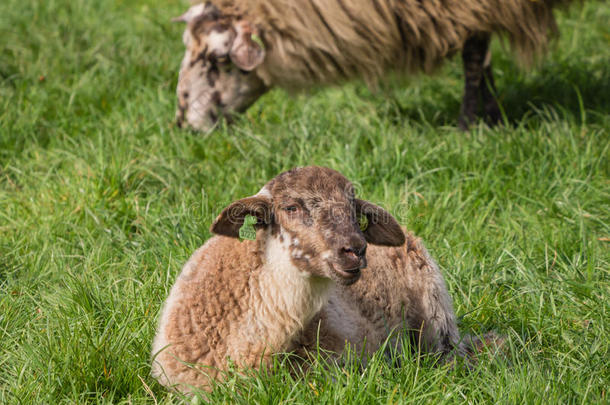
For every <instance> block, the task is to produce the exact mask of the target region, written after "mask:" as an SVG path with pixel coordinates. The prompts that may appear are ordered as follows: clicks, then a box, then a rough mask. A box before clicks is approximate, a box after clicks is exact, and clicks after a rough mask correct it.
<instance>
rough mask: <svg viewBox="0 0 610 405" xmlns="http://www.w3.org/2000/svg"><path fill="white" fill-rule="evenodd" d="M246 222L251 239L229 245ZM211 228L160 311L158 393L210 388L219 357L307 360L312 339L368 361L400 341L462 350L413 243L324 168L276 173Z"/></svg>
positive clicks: (219, 372) (424, 258) (241, 362)
mask: <svg viewBox="0 0 610 405" xmlns="http://www.w3.org/2000/svg"><path fill="white" fill-rule="evenodd" d="M246 215H252V216H255V217H256V218H257V221H258V222H257V225H256V228H257V230H256V240H244V241H240V240H239V239H238V238H237V236H238V232H239V228H240V227H241V226H242V224H243V222H244V218H245V217H246ZM364 218H366V219H364ZM211 230H212V232H213V233H216V234H217V236H214V237H212V238H211V239H210V240H208V241H207V242H206V243H205V244H204V245H203V246H202V247H201V248H199V249H198V250H197V251H196V252H195V253H194V254H193V256H192V257H191V258H190V259H189V261H188V262H187V263H186V265H185V266H184V269H183V270H182V272H181V273H180V275H179V277H178V279H177V280H176V283H175V285H174V286H173V288H172V290H171V292H170V295H169V297H168V299H167V301H166V302H165V305H164V307H163V310H162V312H161V317H160V322H159V328H158V332H157V335H156V337H155V339H154V343H153V349H152V355H153V366H152V374H153V376H154V377H156V378H157V379H158V380H159V382H160V383H161V384H163V385H165V386H168V387H174V388H175V389H178V390H180V391H183V392H190V391H191V390H192V389H193V388H202V389H210V386H211V384H212V380H213V379H214V380H222V378H223V371H225V370H226V369H227V366H228V363H229V359H230V360H231V361H233V362H234V363H235V364H236V365H238V366H239V367H252V368H258V367H260V366H261V365H263V366H265V365H267V364H269V360H270V358H271V356H272V355H274V354H277V353H284V352H296V353H298V354H301V355H306V354H307V353H308V351H309V350H311V349H314V350H315V347H316V343H317V342H318V340H317V339H318V338H319V345H320V347H321V348H322V349H324V350H328V351H329V352H331V355H336V356H337V358H339V357H340V356H341V354H342V353H343V351H344V349H345V347H346V344H349V345H350V346H351V347H352V348H354V349H356V350H357V351H358V352H360V351H362V350H364V352H365V353H373V352H374V351H376V350H378V349H379V347H380V346H381V345H382V344H383V342H384V341H386V339H388V338H390V339H393V338H394V337H396V336H397V334H398V333H401V332H403V333H404V331H408V332H407V333H409V334H411V337H412V338H413V341H414V342H416V344H417V345H418V346H419V347H421V348H423V349H424V350H426V351H430V352H434V353H439V354H441V355H444V356H447V358H450V357H452V356H453V354H454V353H460V354H461V353H463V352H464V350H466V349H467V348H466V347H465V346H464V345H463V344H462V343H461V342H460V336H459V332H458V329H457V326H456V319H455V315H454V312H453V308H452V303H451V298H450V297H449V294H448V292H447V288H446V286H445V282H444V280H443V277H442V275H441V273H440V271H439V268H438V266H437V265H436V263H435V262H434V260H433V259H432V258H431V257H430V255H429V254H428V252H427V251H426V249H425V248H424V246H423V245H422V243H421V242H420V241H419V240H418V239H417V238H415V237H414V236H412V235H410V234H407V235H405V233H404V231H403V229H402V228H401V227H400V226H399V225H398V223H397V222H396V220H395V219H394V218H393V217H392V216H391V215H390V214H389V213H388V212H387V211H385V210H383V209H382V208H380V207H378V206H377V205H374V204H372V203H370V202H367V201H364V200H359V199H357V198H355V196H354V191H353V186H352V184H351V183H350V182H349V181H348V180H347V179H346V178H345V177H343V176H342V175H341V174H340V173H338V172H336V171H334V170H331V169H327V168H322V167H315V166H314V167H304V168H297V169H293V170H290V171H288V172H285V173H282V174H280V175H278V176H277V177H275V178H274V179H272V180H271V181H270V182H268V183H267V184H266V185H265V186H264V187H263V188H262V189H261V190H260V192H259V193H258V194H256V195H254V196H251V197H247V198H244V199H241V200H238V201H236V202H234V203H232V204H231V205H229V206H228V207H227V208H225V209H224V210H223V211H222V213H221V214H220V215H219V217H218V218H217V219H216V221H215V222H214V224H213V225H212V227H211ZM365 342H366V344H365ZM333 353H334V354H333Z"/></svg>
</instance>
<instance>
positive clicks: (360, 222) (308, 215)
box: [211, 166, 405, 285]
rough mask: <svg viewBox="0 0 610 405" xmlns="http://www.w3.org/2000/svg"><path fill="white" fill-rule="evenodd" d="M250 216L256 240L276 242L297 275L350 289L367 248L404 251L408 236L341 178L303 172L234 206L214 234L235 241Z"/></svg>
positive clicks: (224, 213)
mask: <svg viewBox="0 0 610 405" xmlns="http://www.w3.org/2000/svg"><path fill="white" fill-rule="evenodd" d="M247 215H252V216H255V217H256V218H257V220H258V223H257V228H259V229H264V230H265V232H257V238H276V239H278V240H279V242H280V243H281V245H282V246H284V248H285V249H287V250H288V252H289V256H290V260H291V262H292V264H293V265H294V266H296V267H297V268H298V269H300V270H302V271H304V272H308V273H310V274H311V275H313V276H318V277H325V278H331V279H334V280H335V281H337V282H339V283H342V284H345V285H348V284H351V283H353V282H355V281H356V280H358V278H359V277H360V270H361V269H363V268H365V267H366V247H367V243H372V244H377V245H385V246H400V245H402V244H403V243H404V242H405V235H404V233H403V231H402V229H401V228H400V226H399V225H398V223H397V222H396V220H395V219H394V218H393V217H392V216H391V215H390V214H389V213H388V212H387V211H385V210H384V209H382V208H381V207H378V206H377V205H375V204H372V203H370V202H368V201H364V200H359V199H357V198H355V196H354V187H353V185H352V184H351V183H350V182H349V180H347V179H346V178H345V177H344V176H343V175H341V174H340V173H338V172H336V171H334V170H331V169H328V168H323V167H316V166H310V167H303V168H296V169H292V170H290V171H287V172H284V173H282V174H280V175H278V176H277V177H275V178H274V179H272V180H271V181H269V182H268V183H267V184H266V185H265V186H264V187H263V188H262V189H261V191H259V193H258V194H255V195H254V196H251V197H247V198H244V199H241V200H238V201H235V202H233V203H232V204H230V205H229V206H228V207H227V208H225V209H224V210H223V211H222V213H221V214H220V215H219V216H218V218H217V219H216V221H215V222H214V224H213V225H212V227H211V231H212V232H214V233H216V234H220V235H225V236H231V237H237V236H238V234H239V228H240V227H241V226H242V224H243V222H244V218H245V217H246V216H247Z"/></svg>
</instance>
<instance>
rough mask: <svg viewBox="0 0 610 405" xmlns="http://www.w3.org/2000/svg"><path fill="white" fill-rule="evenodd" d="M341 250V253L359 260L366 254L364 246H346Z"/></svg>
mask: <svg viewBox="0 0 610 405" xmlns="http://www.w3.org/2000/svg"><path fill="white" fill-rule="evenodd" d="M342 250H343V253H344V254H346V255H349V256H353V257H356V258H361V257H363V256H364V254H365V252H366V246H362V247H352V246H346V247H344V248H343V249H342Z"/></svg>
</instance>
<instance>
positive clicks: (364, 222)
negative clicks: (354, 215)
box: [358, 214, 369, 232]
mask: <svg viewBox="0 0 610 405" xmlns="http://www.w3.org/2000/svg"><path fill="white" fill-rule="evenodd" d="M358 225H359V226H360V230H361V231H362V232H364V231H366V228H368V227H369V219H368V218H367V216H366V215H364V214H360V218H358Z"/></svg>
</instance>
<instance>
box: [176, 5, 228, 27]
mask: <svg viewBox="0 0 610 405" xmlns="http://www.w3.org/2000/svg"><path fill="white" fill-rule="evenodd" d="M211 13H218V9H217V8H216V6H214V5H213V4H212V3H210V2H207V3H205V4H204V3H200V4H196V5H194V6H191V7H190V8H189V9H188V10H186V12H185V13H184V14H182V15H181V16H179V17H174V18H172V22H183V23H187V24H188V23H189V22H191V21H193V20H194V19H196V18H200V17H202V16H204V15H206V14H211Z"/></svg>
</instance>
